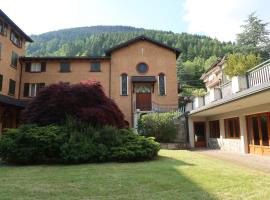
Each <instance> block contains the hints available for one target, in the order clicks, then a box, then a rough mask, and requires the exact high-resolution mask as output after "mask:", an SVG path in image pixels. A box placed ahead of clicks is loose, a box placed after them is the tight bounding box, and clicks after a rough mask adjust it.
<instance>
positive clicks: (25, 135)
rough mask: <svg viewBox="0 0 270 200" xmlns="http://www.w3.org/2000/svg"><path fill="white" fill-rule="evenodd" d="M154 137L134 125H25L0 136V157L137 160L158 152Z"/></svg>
mask: <svg viewBox="0 0 270 200" xmlns="http://www.w3.org/2000/svg"><path fill="white" fill-rule="evenodd" d="M159 149H160V145H159V143H157V142H155V141H154V138H146V137H144V136H140V135H137V134H135V133H134V132H133V131H132V130H130V129H117V128H114V127H111V126H105V127H103V128H93V127H92V126H91V125H88V124H85V123H82V122H74V121H72V122H68V123H67V124H66V126H56V125H49V126H42V127H40V126H38V125H22V126H20V127H19V128H17V129H7V130H6V131H5V132H4V134H3V135H2V137H1V140H0V157H1V159H2V160H3V161H5V162H7V163H11V164H24V165H25V164H44V163H47V164H48V163H65V164H76V163H91V162H108V161H117V162H133V161H144V160H151V159H154V158H155V157H156V156H157V153H158V151H159Z"/></svg>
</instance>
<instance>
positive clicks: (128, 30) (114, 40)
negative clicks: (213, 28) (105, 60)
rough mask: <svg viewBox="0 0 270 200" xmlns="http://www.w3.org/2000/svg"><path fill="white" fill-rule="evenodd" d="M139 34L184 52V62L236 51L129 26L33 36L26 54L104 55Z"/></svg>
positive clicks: (202, 40)
mask: <svg viewBox="0 0 270 200" xmlns="http://www.w3.org/2000/svg"><path fill="white" fill-rule="evenodd" d="M138 35H146V36H149V37H151V38H154V39H156V40H159V41H161V42H164V43H165V44H168V45H170V46H173V47H176V48H179V49H181V51H182V52H183V53H182V60H183V61H186V60H193V59H194V57H195V56H200V57H202V58H205V59H207V58H208V57H210V56H212V55H216V56H222V55H223V54H224V53H227V52H230V51H232V50H233V48H234V46H233V45H232V44H231V43H221V42H219V41H218V40H215V39H211V38H209V37H206V36H199V35H191V34H186V33H181V34H176V33H173V32H165V31H155V30H146V29H138V28H134V27H127V26H93V27H82V28H71V29H64V30H59V31H54V32H48V33H44V34H41V35H37V36H31V37H32V38H33V40H34V43H32V44H30V45H29V46H28V47H27V55H28V56H30V55H31V56H44V55H54V56H72V55H73V56H74V55H78V56H81V55H84V56H85V55H102V54H103V52H104V50H106V49H108V48H110V47H112V46H114V45H117V44H119V43H121V42H124V41H127V40H129V39H131V38H134V37H136V36H138Z"/></svg>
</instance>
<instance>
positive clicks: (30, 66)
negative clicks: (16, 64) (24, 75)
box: [25, 62, 46, 73]
mask: <svg viewBox="0 0 270 200" xmlns="http://www.w3.org/2000/svg"><path fill="white" fill-rule="evenodd" d="M25 71H26V72H33V73H37V72H45V71H46V62H35V63H28V62H27V63H25Z"/></svg>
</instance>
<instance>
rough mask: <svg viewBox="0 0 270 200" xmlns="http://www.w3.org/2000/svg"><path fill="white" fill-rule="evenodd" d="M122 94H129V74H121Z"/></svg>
mask: <svg viewBox="0 0 270 200" xmlns="http://www.w3.org/2000/svg"><path fill="white" fill-rule="evenodd" d="M120 94H121V95H128V75H127V74H121V76H120Z"/></svg>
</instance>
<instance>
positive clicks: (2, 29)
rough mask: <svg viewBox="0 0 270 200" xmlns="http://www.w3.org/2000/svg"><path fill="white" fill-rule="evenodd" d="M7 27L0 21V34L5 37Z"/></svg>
mask: <svg viewBox="0 0 270 200" xmlns="http://www.w3.org/2000/svg"><path fill="white" fill-rule="evenodd" d="M7 29H8V25H7V24H6V23H4V22H3V21H2V20H0V34H1V35H4V36H6V35H7Z"/></svg>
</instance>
